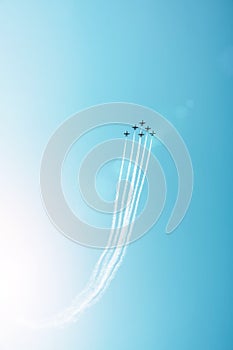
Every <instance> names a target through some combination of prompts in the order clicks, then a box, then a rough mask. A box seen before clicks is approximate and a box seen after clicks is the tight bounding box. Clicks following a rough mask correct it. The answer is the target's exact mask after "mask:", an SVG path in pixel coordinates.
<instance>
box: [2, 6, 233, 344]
mask: <svg viewBox="0 0 233 350" xmlns="http://www.w3.org/2000/svg"><path fill="white" fill-rule="evenodd" d="M232 17H233V3H232V1H230V0H229V1H226V0H225V1H220V0H219V1H209V0H208V1H207V0H206V1H200V0H199V1H195V2H194V1H192V2H191V1H184V0H179V1H162V0H159V1H117V2H109V1H99V2H97V1H85V2H84V1H83V2H81V1H71V0H67V1H59V0H58V1H50V2H47V1H40V2H36V1H24V0H22V1H5V0H3V1H1V2H0V48H1V55H0V96H1V103H0V116H1V122H2V123H1V128H0V136H1V153H2V157H1V158H2V164H3V171H1V175H0V176H1V183H2V185H3V193H4V194H3V195H2V196H1V198H2V200H1V211H2V213H3V220H1V221H2V222H4V224H3V226H2V227H1V236H2V238H3V242H4V243H3V245H2V247H3V246H4V249H2V252H1V254H2V257H1V264H2V266H5V265H4V264H7V262H6V261H7V260H5V259H7V256H12V257H14V258H15V257H16V258H15V259H16V263H17V262H18V260H17V259H20V258H21V257H25V256H26V257H27V258H25V259H26V260H25V266H27V268H28V265H29V264H30V266H32V267H30V268H31V270H28V274H27V275H26V277H28V280H30V283H28V282H26V285H27V283H28V285H30V291H28V289H27V288H25V289H23V292H22V295H21V297H22V298H23V300H24V302H21V301H19V303H21V304H22V305H24V306H25V309H27V311H28V310H30V309H36V308H37V310H36V311H37V312H38V313H41V314H42V315H43V314H44V313H47V314H48V315H49V313H50V312H55V311H56V310H60V309H61V308H62V307H63V306H67V305H68V304H69V302H70V300H71V298H72V297H73V296H74V295H75V294H76V293H77V292H78V291H79V290H81V289H82V287H83V285H84V283H85V281H86V280H87V279H88V276H89V274H90V271H91V268H92V266H93V264H94V263H95V261H96V260H97V258H98V256H99V254H100V251H98V250H93V249H88V248H84V247H80V246H78V245H76V244H74V243H73V242H70V241H69V240H67V239H66V238H65V237H63V236H62V235H60V234H59V233H58V232H57V231H56V229H55V228H53V227H52V225H51V223H50V222H49V220H48V218H47V216H46V214H45V213H44V211H43V207H42V204H41V200H40V191H39V168H40V161H41V156H42V153H43V150H44V148H45V145H46V143H47V141H48V139H49V137H50V135H51V134H52V133H53V132H54V130H55V129H56V128H57V127H58V126H59V125H60V123H61V122H63V121H64V120H65V119H66V118H68V117H69V116H70V115H72V114H74V113H76V112H77V111H79V110H81V109H83V108H87V107H89V106H91V105H94V104H99V103H103V102H112V101H126V102H134V103H138V104H142V105H145V106H148V107H151V108H153V109H155V110H156V111H158V112H160V113H161V114H162V115H164V116H165V117H166V118H167V119H168V120H169V121H170V122H172V123H173V124H174V126H175V127H176V128H177V129H178V131H179V132H180V133H181V134H182V136H183V138H184V140H185V142H186V144H187V146H188V148H189V151H190V154H191V157H192V161H193V166H194V173H195V186H194V193H193V199H192V203H191V206H190V209H189V211H188V214H187V216H186V217H185V219H184V221H183V222H182V224H181V225H180V227H179V228H178V229H177V230H176V231H175V232H174V233H173V234H172V235H171V236H166V235H165V233H164V227H165V224H166V221H167V219H168V217H169V213H170V209H171V205H170V204H169V203H168V206H167V207H166V208H165V212H164V215H163V217H162V218H161V220H160V221H159V223H158V225H157V226H156V227H154V229H153V230H151V232H150V233H149V234H148V235H146V236H145V237H144V238H143V239H141V240H139V241H137V242H136V243H135V244H133V245H131V246H130V248H129V249H128V253H127V257H126V259H125V261H124V264H123V265H122V267H121V269H120V270H119V272H118V275H117V277H116V279H115V280H114V281H113V283H112V285H111V287H110V288H109V290H108V291H107V293H106V294H105V296H104V298H103V299H102V300H101V302H100V303H99V304H97V305H95V306H94V307H93V308H92V309H90V310H89V311H88V312H87V313H86V314H85V315H83V317H82V318H81V319H80V321H79V323H77V324H76V325H74V326H72V327H70V328H67V329H64V330H62V331H61V330H59V331H57V330H54V331H51V332H49V331H48V332H41V333H39V334H34V333H30V334H29V333H27V332H25V333H23V334H20V335H19V334H18V335H15V336H14V337H13V336H11V335H9V334H11V331H10V326H9V329H8V333H9V334H8V335H6V336H0V342H2V348H3V349H4V350H5V349H9V350H18V349H24V350H27V349H30V350H31V349H35V350H42V349H43V350H47V349H48V350H51V349H56V350H65V349H69V350H74V349H80V350H92V349H95V350H98V349H101V350H105V349H107V350H109V349H111V350H118V349H127V350H129V349H134V350H141V349H143V348H145V349H158V350H170V349H172V350H176V349H179V350H183V349H184V350H186V349H190V350H192V349H193V350H194V349H195V350H196V349H211V350H218V349H219V350H220V349H221V350H222V349H224V350H228V349H229V350H230V349H232V347H233V336H232V313H233V304H232V266H233V264H232V263H233V258H232V243H233V238H232V234H231V223H232V216H231V197H232V183H231V170H232V169H231V160H232V141H231V137H232V111H233V98H232V92H233V89H232V88H233V22H232ZM161 157H163V156H161ZM164 163H165V164H164V169H165V172H167V176H168V178H169V177H170V178H171V176H172V174H173V173H172V172H171V173H169V166H168V164H169V161H168V163H166V162H164ZM166 164H167V165H166ZM171 171H172V170H171ZM171 191H174V189H171ZM5 247H7V249H5ZM4 252H5V255H4V254H3V253H4ZM14 252H16V254H15V253H14ZM3 255H4V258H3ZM6 269H7V268H6ZM22 269H23V268H22ZM3 270H4V268H3V267H2V268H1V271H3ZM21 272H22V271H21ZM22 275H23V272H22ZM24 277H25V276H24ZM26 279H27V278H26ZM12 283H13V284H12V285H13V286H14V287H15V289H16V290H17V284H14V283H15V282H14V281H13V282H12ZM22 283H23V282H22V281H19V284H18V288H19V289H20V286H21V285H22ZM38 290H39V293H38ZM29 292H30V293H31V294H30V293H29ZM25 293H26V296H25ZM27 293H29V294H30V296H28V295H29V294H28V295H27ZM10 295H11V297H12V300H11V299H10V298H9V303H11V301H12V303H13V304H12V303H11V305H16V304H17V300H16V297H15V294H14V293H10ZM28 300H30V302H28V303H27V301H28ZM35 304H37V305H38V306H37V307H35ZM7 310H8V311H7V312H9V313H10V312H12V310H13V307H12V310H11V309H9V305H8V307H7ZM10 310H11V311H10ZM0 312H1V311H0ZM1 314H2V312H1ZM8 318H9V319H10V318H11V317H10V315H9V314H8ZM9 322H10V321H9ZM4 323H5V321H4V318H3V317H2V320H1V324H4ZM3 333H5V331H3Z"/></svg>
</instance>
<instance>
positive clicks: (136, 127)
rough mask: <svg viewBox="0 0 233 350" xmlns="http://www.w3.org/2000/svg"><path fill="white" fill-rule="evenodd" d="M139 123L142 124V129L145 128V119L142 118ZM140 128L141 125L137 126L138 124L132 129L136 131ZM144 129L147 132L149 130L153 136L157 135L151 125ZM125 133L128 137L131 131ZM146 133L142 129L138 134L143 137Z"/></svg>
mask: <svg viewBox="0 0 233 350" xmlns="http://www.w3.org/2000/svg"><path fill="white" fill-rule="evenodd" d="M138 124H139V125H140V129H142V128H144V125H145V124H146V122H145V121H144V120H141V121H140V122H139V123H138ZM138 128H139V126H137V125H136V124H135V125H133V126H132V129H133V130H134V131H136V130H137V129H138ZM144 130H145V131H146V132H148V133H149V134H150V135H151V136H155V134H156V132H155V131H154V130H153V131H150V130H151V128H150V127H149V126H147V127H145V128H144ZM149 131H150V132H149ZM124 135H125V137H128V136H129V135H130V132H129V131H125V132H124ZM144 135H145V134H144V132H143V131H142V130H141V131H140V132H139V134H138V136H139V137H143V136H144Z"/></svg>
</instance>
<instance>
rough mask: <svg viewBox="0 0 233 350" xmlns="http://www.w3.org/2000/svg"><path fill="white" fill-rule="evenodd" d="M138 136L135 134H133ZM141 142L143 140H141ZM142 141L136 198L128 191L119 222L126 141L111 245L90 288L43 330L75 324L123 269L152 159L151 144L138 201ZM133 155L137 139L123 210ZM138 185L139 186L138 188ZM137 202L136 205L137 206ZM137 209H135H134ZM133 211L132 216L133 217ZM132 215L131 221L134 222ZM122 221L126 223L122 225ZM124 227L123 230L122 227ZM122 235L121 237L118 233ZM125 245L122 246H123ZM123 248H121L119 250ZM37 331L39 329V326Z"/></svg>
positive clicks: (105, 251) (134, 172)
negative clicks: (114, 246)
mask: <svg viewBox="0 0 233 350" xmlns="http://www.w3.org/2000/svg"><path fill="white" fill-rule="evenodd" d="M134 137H135V135H134ZM140 140H141V139H140ZM140 140H139V144H138V150H137V155H136V162H135V165H134V170H133V175H132V184H131V185H132V187H133V188H135V190H134V192H133V198H132V200H131V202H130V196H131V193H130V191H129V193H128V200H127V203H129V205H128V206H127V208H126V210H125V213H124V216H123V210H121V212H120V215H119V219H118V223H117V211H118V202H119V191H120V182H121V180H122V175H123V169H124V164H125V154H126V147H127V144H126V142H125V145H124V150H123V156H122V163H121V170H120V175H119V182H118V186H117V191H116V200H115V206H114V214H113V219H112V227H111V234H110V237H109V241H108V244H107V246H106V248H105V250H104V252H103V253H102V254H101V256H100V258H99V260H98V262H97V263H96V266H95V268H94V271H93V273H92V276H91V278H90V281H89V283H88V285H87V287H86V288H85V289H84V290H83V292H81V293H80V294H79V295H78V296H77V297H76V298H75V299H74V300H73V302H72V304H71V306H70V307H68V308H66V310H65V311H63V312H61V313H60V314H58V315H57V316H56V317H55V318H54V319H53V320H50V321H48V322H43V324H41V325H40V326H41V327H42V328H45V327H46V328H47V327H59V326H60V327H61V326H64V325H65V324H67V323H70V322H72V321H75V320H77V318H78V316H79V315H80V314H81V313H82V312H83V311H85V310H86V309H87V308H89V307H90V306H91V305H93V304H94V303H96V302H97V301H98V300H99V299H100V298H101V296H102V295H103V293H104V292H105V290H106V289H107V287H108V286H109V284H110V282H111V281H112V279H113V278H114V276H115V274H116V272H117V270H118V268H119V267H120V265H121V263H122V261H123V258H124V255H125V252H126V245H124V244H125V243H126V244H127V242H128V239H129V238H130V236H131V233H132V230H133V226H134V221H135V218H136V214H137V209H138V204H139V199H140V196H141V192H142V189H143V185H144V182H145V176H146V172H147V168H148V163H149V157H150V151H151V144H152V141H151V144H150V149H149V152H148V157H147V162H146V168H145V171H144V175H143V178H142V182H141V186H140V189H139V192H138V197H137V200H136V194H137V191H138V187H139V183H140V178H141V172H142V171H141V169H142V166H143V162H144V156H145V149H146V143H147V138H146V141H145V143H144V149H143V154H142V158H141V162H140V167H139V174H138V176H137V182H136V174H137V168H138V159H139V155H140V146H141V141H140ZM133 152H134V138H133V145H132V148H131V153H130V160H129V164H128V170H127V176H126V185H125V187H124V191H123V196H122V201H121V207H120V208H123V207H124V204H125V197H126V187H127V182H128V181H129V176H130V171H131V163H132V161H133ZM135 182H136V186H135ZM135 200H136V204H135ZM133 208H134V210H133ZM132 212H133V216H132ZM131 216H132V219H131ZM122 220H123V222H122ZM130 220H131V225H130V226H129V227H128V225H129V223H130ZM122 225H123V227H122ZM125 227H126V228H128V231H126V232H125V230H126V228H125ZM114 233H115V240H116V238H117V239H118V242H117V246H116V248H114V249H109V247H110V245H111V243H112V239H113V238H114ZM119 233H120V235H119V237H118V234H119ZM122 244H123V245H122ZM119 245H120V247H119ZM36 328H39V327H38V325H37V327H36Z"/></svg>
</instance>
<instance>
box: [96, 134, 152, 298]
mask: <svg viewBox="0 0 233 350" xmlns="http://www.w3.org/2000/svg"><path fill="white" fill-rule="evenodd" d="M151 146H152V140H151V142H150V146H149V152H148V156H147V160H146V166H145V170H144V174H143V177H142V181H141V185H140V189H139V192H138V197H137V201H136V204H135V205H134V202H133V201H132V203H131V207H132V208H134V211H133V218H132V220H131V225H130V227H129V231H128V235H127V240H126V241H125V242H124V241H121V242H120V244H121V245H122V244H125V245H123V246H122V247H120V248H116V250H118V256H117V258H119V259H118V261H115V263H113V264H111V267H112V268H113V269H112V271H111V272H110V275H109V276H108V279H107V281H106V283H105V285H104V287H103V289H102V293H101V295H102V294H103V293H104V291H105V290H106V289H107V287H108V286H109V284H110V283H111V281H112V280H113V278H114V277H115V275H116V272H117V270H118V269H119V267H120V265H121V264H122V262H123V259H124V256H125V253H126V250H127V242H128V240H129V238H130V237H131V234H132V230H133V227H134V224H135V219H136V214H137V209H138V205H139V199H140V197H141V193H142V189H143V185H144V183H145V178H146V173H147V169H148V165H149V160H150V152H151ZM145 147H146V142H145V144H144V150H143V155H142V160H141V164H140V170H139V175H138V181H137V182H138V183H139V181H140V178H141V172H142V170H141V169H142V166H143V162H144V156H145ZM137 187H138V186H137ZM136 193H137V191H136V189H135V192H134V201H135V198H136ZM128 220H129V218H128V219H127V221H128ZM128 222H129V221H128ZM121 238H123V239H124V235H123V237H121ZM121 238H119V239H121ZM119 251H120V254H119ZM109 269H110V266H109Z"/></svg>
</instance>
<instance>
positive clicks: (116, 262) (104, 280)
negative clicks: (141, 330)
mask: <svg viewBox="0 0 233 350" xmlns="http://www.w3.org/2000/svg"><path fill="white" fill-rule="evenodd" d="M146 144H147V137H146V140H145V143H144V148H143V154H142V158H141V162H140V165H139V175H138V178H137V184H136V186H135V177H136V173H137V168H138V158H139V154H140V144H139V147H138V151H137V156H136V162H135V165H134V171H133V178H132V186H133V187H134V188H135V191H134V195H133V200H132V201H131V203H130V206H128V208H127V211H126V212H125V216H124V222H123V227H122V229H121V234H120V237H119V238H118V244H117V247H116V248H115V250H114V251H113V252H112V257H111V260H110V262H109V263H108V264H107V266H106V268H103V272H104V275H102V276H100V278H101V284H100V291H99V294H98V295H97V296H96V298H97V300H93V302H96V301H98V300H99V298H100V297H101V296H102V295H103V293H104V291H105V290H106V289H107V287H108V286H109V284H110V282H111V281H112V279H113V278H114V276H115V274H116V272H117V270H118V268H119V267H120V265H121V263H122V261H123V258H124V255H125V253H126V245H125V244H127V242H128V239H129V238H130V236H131V233H132V230H133V226H134V221H135V218H134V219H133V220H132V221H131V222H132V224H131V225H130V226H129V231H128V234H127V236H126V238H125V230H126V229H127V226H128V224H129V223H130V217H131V214H132V210H133V208H134V207H135V199H136V194H137V191H138V187H139V183H140V178H141V173H142V167H143V163H144V157H145V151H146ZM150 151H151V147H150ZM150 151H149V152H148V156H147V161H146V169H145V172H144V176H143V178H142V182H141V186H140V190H139V193H138V198H140V196H141V192H142V189H143V185H144V182H145V177H146V172H147V168H148V163H149V158H150ZM129 197H130V193H129V194H128V200H129ZM138 203H139V201H138ZM138 203H137V207H136V208H135V210H134V212H135V213H137V208H138ZM135 216H136V214H135ZM129 232H130V233H129ZM126 233H127V231H126ZM127 237H128V238H127ZM119 245H120V247H119Z"/></svg>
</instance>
